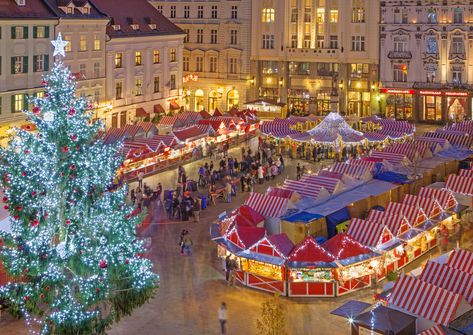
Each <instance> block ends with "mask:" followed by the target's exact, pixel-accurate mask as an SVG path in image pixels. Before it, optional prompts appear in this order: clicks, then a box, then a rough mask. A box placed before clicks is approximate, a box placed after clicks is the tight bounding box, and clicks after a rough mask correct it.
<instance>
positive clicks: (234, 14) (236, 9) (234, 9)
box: [231, 6, 238, 20]
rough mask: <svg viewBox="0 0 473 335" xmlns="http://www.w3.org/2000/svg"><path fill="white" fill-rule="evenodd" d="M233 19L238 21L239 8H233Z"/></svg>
mask: <svg viewBox="0 0 473 335" xmlns="http://www.w3.org/2000/svg"><path fill="white" fill-rule="evenodd" d="M231 18H232V19H235V20H236V19H238V6H232V12H231Z"/></svg>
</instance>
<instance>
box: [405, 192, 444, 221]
mask: <svg viewBox="0 0 473 335" xmlns="http://www.w3.org/2000/svg"><path fill="white" fill-rule="evenodd" d="M402 203H403V204H406V205H409V206H414V207H420V208H422V210H423V211H424V213H425V214H426V215H427V217H429V218H432V217H434V216H437V215H439V214H440V213H441V212H442V208H441V207H440V205H439V203H438V201H437V200H435V199H433V198H426V197H421V196H418V195H413V194H404V197H403V198H402Z"/></svg>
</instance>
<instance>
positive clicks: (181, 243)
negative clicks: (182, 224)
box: [179, 229, 187, 255]
mask: <svg viewBox="0 0 473 335" xmlns="http://www.w3.org/2000/svg"><path fill="white" fill-rule="evenodd" d="M186 234H187V230H185V229H183V230H182V231H181V235H180V236H179V248H180V254H181V255H184V237H185V236H186Z"/></svg>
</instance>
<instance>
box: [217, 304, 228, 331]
mask: <svg viewBox="0 0 473 335" xmlns="http://www.w3.org/2000/svg"><path fill="white" fill-rule="evenodd" d="M218 321H219V322H220V334H221V335H225V334H226V333H227V305H226V304H225V303H224V302H222V304H221V305H220V308H219V309H218Z"/></svg>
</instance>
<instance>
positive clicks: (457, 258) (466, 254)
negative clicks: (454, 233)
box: [447, 249, 473, 274]
mask: <svg viewBox="0 0 473 335" xmlns="http://www.w3.org/2000/svg"><path fill="white" fill-rule="evenodd" d="M447 265H448V266H450V267H452V268H455V269H458V270H461V271H465V272H468V273H469V274H473V252H471V251H468V250H465V249H455V250H453V251H452V253H451V254H450V257H449V258H448V263H447Z"/></svg>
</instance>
